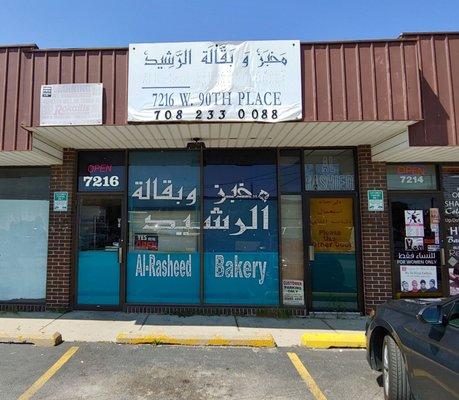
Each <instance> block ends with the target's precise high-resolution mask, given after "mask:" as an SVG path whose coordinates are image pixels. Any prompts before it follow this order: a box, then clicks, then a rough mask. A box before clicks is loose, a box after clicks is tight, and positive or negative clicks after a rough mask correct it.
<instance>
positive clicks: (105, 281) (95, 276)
mask: <svg viewBox="0 0 459 400" xmlns="http://www.w3.org/2000/svg"><path fill="white" fill-rule="evenodd" d="M122 204H123V200H122V197H120V196H113V195H111V196H109V197H108V196H106V195H102V196H88V195H84V196H80V198H79V202H78V232H79V235H78V249H77V288H76V303H77V304H78V305H82V306H86V305H87V306H94V307H111V308H117V307H118V306H119V304H120V271H121V265H122V263H123V247H124V246H123V229H122V220H123V219H122V210H123V207H122Z"/></svg>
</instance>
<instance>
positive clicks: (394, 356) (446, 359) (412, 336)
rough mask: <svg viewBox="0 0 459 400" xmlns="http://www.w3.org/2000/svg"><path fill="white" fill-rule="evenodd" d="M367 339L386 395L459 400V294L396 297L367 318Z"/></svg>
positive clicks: (369, 355)
mask: <svg viewBox="0 0 459 400" xmlns="http://www.w3.org/2000/svg"><path fill="white" fill-rule="evenodd" d="M366 337H367V359H368V362H369V364H370V366H371V368H373V369H375V370H378V371H382V373H383V374H382V380H383V387H384V398H385V399H390V400H408V399H416V400H421V399H435V400H447V399H459V296H454V297H451V298H449V299H440V300H438V299H435V300H432V299H430V300H427V299H404V300H390V301H388V302H386V303H384V304H382V305H380V306H379V307H378V308H377V309H376V312H375V314H374V315H373V316H372V317H371V318H370V319H369V321H368V322H367V327H366Z"/></svg>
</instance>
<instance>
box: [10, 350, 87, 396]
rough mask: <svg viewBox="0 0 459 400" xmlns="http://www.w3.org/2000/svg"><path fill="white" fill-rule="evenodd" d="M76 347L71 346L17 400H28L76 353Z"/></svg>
mask: <svg viewBox="0 0 459 400" xmlns="http://www.w3.org/2000/svg"><path fill="white" fill-rule="evenodd" d="M77 350H78V347H77V346H73V347H70V349H68V350H67V351H66V352H65V353H64V355H63V356H62V357H61V358H59V360H57V361H56V362H55V363H54V365H53V366H51V368H49V369H48V371H46V372H45V373H44V374H43V375H42V376H40V378H38V379H37V380H36V381H35V383H34V384H33V385H32V386H31V387H29V388H28V389H27V390H26V391H25V392H24V393H23V394H22V395H21V396H20V397H19V398H18V400H29V399H30V398H31V397H32V396H33V395H34V394H35V393H37V391H38V390H39V389H40V388H41V387H42V386H43V385H44V384H45V383H46V382H48V380H49V379H50V378H51V377H52V376H53V375H54V374H55V373H56V372H57V371H59V369H60V368H61V367H62V366H63V365H64V364H65V363H66V362H67V361H68V360H70V358H71V357H72V356H73V355H74V354H75V353H76V352H77Z"/></svg>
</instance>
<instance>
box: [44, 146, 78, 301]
mask: <svg viewBox="0 0 459 400" xmlns="http://www.w3.org/2000/svg"><path fill="white" fill-rule="evenodd" d="M75 160H76V152H75V150H69V149H64V160H63V163H62V165H53V166H52V167H51V185H50V202H49V206H50V209H49V234H48V272H47V280H46V307H47V309H69V308H70V300H71V299H70V287H71V263H72V233H73V232H72V228H73V224H72V223H73V214H74V207H73V205H74V201H75V176H76V165H75ZM54 192H68V193H69V204H68V211H67V212H55V211H53V194H54Z"/></svg>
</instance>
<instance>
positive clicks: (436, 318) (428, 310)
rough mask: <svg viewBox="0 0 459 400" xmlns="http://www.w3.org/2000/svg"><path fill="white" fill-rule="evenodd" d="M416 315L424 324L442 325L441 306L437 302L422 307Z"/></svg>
mask: <svg viewBox="0 0 459 400" xmlns="http://www.w3.org/2000/svg"><path fill="white" fill-rule="evenodd" d="M416 317H417V319H418V320H419V321H421V322H424V323H426V324H431V325H443V323H444V320H443V319H444V318H443V312H442V308H441V306H439V305H437V304H433V305H430V306H426V307H424V308H422V309H421V311H419V313H418V315H417V316H416Z"/></svg>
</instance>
